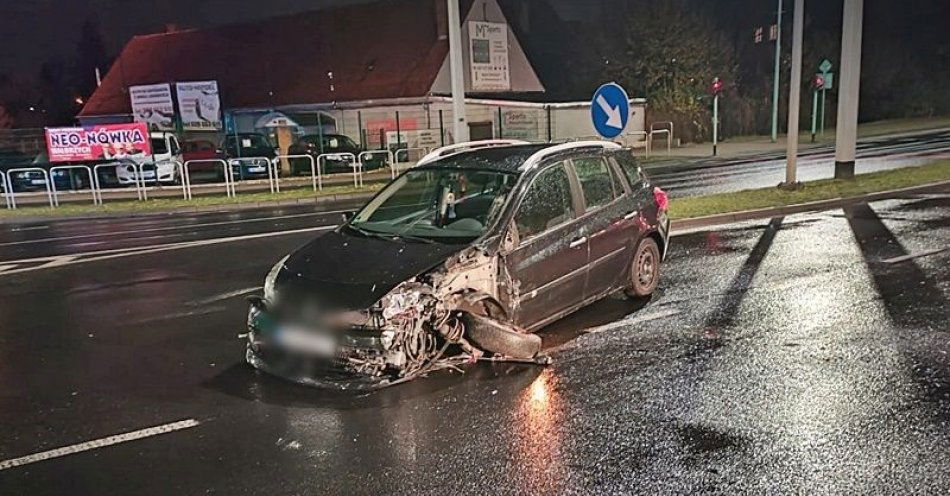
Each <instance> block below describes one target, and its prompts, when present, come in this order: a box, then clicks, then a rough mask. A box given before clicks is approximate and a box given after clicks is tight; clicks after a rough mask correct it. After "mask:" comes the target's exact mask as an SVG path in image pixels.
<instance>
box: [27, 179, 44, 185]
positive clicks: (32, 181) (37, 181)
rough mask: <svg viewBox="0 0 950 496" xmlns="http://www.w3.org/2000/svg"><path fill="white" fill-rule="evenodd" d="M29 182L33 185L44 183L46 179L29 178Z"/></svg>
mask: <svg viewBox="0 0 950 496" xmlns="http://www.w3.org/2000/svg"><path fill="white" fill-rule="evenodd" d="M30 184H33V185H41V184H46V179H30Z"/></svg>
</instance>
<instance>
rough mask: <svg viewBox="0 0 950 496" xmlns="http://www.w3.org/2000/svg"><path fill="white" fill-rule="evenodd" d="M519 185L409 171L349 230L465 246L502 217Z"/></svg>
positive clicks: (479, 175)
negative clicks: (515, 188) (498, 217)
mask: <svg viewBox="0 0 950 496" xmlns="http://www.w3.org/2000/svg"><path fill="white" fill-rule="evenodd" d="M517 179H518V177H517V176H516V175H515V174H511V173H506V172H495V171H485V170H464V169H461V170H460V169H437V168H431V169H417V170H412V171H409V172H407V173H406V174H403V175H402V176H400V177H399V178H398V179H396V180H395V181H393V182H392V183H390V184H389V185H388V186H386V188H385V189H383V191H382V192H380V194H379V195H378V196H376V197H375V198H374V199H373V200H371V201H370V202H369V203H368V204H366V206H365V207H363V209H362V210H360V212H359V213H357V214H356V216H355V217H354V218H353V220H352V221H351V222H350V223H349V224H348V227H350V228H351V229H354V230H357V231H360V232H362V233H363V234H365V235H380V236H387V237H400V238H404V239H409V240H412V239H417V240H420V241H437V242H447V243H461V242H468V241H471V240H472V239H474V238H477V237H478V236H480V235H481V234H482V233H483V232H484V231H485V229H486V228H487V227H488V226H490V225H491V224H492V222H493V221H494V220H495V218H497V216H498V215H499V214H500V213H501V211H502V209H503V207H504V205H505V201H506V200H507V199H508V195H509V193H510V192H511V189H512V188H513V187H514V184H515V182H516V181H517Z"/></svg>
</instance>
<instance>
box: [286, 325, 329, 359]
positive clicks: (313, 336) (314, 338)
mask: <svg viewBox="0 0 950 496" xmlns="http://www.w3.org/2000/svg"><path fill="white" fill-rule="evenodd" d="M277 342H278V343H280V344H281V345H282V346H284V347H286V348H287V349H290V350H294V351H301V352H304V353H312V354H314V355H323V356H331V355H333V354H334V353H335V351H336V343H335V342H334V341H333V338H332V337H331V336H330V335H328V334H323V333H319V332H313V331H308V330H306V329H298V328H296V327H283V328H281V329H280V330H279V331H278V332H277Z"/></svg>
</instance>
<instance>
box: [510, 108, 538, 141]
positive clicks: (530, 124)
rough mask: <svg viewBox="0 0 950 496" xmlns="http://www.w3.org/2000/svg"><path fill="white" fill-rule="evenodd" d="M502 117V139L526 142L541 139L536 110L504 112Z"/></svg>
mask: <svg viewBox="0 0 950 496" xmlns="http://www.w3.org/2000/svg"><path fill="white" fill-rule="evenodd" d="M502 115H503V119H504V121H503V124H502V126H501V132H502V136H503V137H505V138H514V139H521V140H527V141H537V140H539V139H541V136H540V134H541V133H540V132H539V127H538V111H537V110H522V109H517V110H505V111H504V113H503V114H502Z"/></svg>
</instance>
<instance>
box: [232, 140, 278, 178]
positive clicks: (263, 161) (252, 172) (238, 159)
mask: <svg viewBox="0 0 950 496" xmlns="http://www.w3.org/2000/svg"><path fill="white" fill-rule="evenodd" d="M221 149H222V150H223V151H224V155H225V157H226V160H227V161H228V165H230V166H231V171H232V173H233V174H234V179H246V178H253V177H267V167H268V164H269V163H270V161H271V160H273V158H274V157H275V156H277V150H276V149H275V148H274V145H273V144H272V143H271V142H270V139H268V138H267V136H265V135H263V134H260V133H238V134H236V135H234V134H231V135H228V136H226V137H225V138H224V142H223V143H222V144H221Z"/></svg>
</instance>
